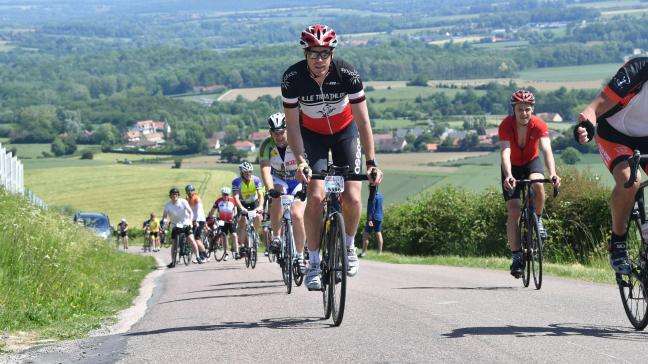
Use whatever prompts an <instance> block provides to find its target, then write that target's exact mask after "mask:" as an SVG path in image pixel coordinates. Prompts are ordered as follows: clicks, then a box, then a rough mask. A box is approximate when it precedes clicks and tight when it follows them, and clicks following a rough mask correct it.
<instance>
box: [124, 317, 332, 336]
mask: <svg viewBox="0 0 648 364" xmlns="http://www.w3.org/2000/svg"><path fill="white" fill-rule="evenodd" d="M315 324H317V325H315ZM328 327H330V326H329V325H328V324H326V321H325V320H324V319H322V318H319V317H317V318H315V317H281V318H267V319H262V320H261V321H258V322H223V323H222V324H214V325H201V326H180V327H169V328H166V329H158V330H151V331H140V332H132V333H128V334H126V336H146V335H157V334H164V333H167V332H178V331H216V330H237V329H259V328H261V329H275V330H284V329H289V330H295V329H297V330H299V329H314V328H328Z"/></svg>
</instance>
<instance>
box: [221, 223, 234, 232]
mask: <svg viewBox="0 0 648 364" xmlns="http://www.w3.org/2000/svg"><path fill="white" fill-rule="evenodd" d="M220 231H222V232H223V233H224V234H225V235H227V234H236V222H234V221H232V222H225V225H223V226H221V227H220Z"/></svg>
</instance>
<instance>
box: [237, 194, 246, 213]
mask: <svg viewBox="0 0 648 364" xmlns="http://www.w3.org/2000/svg"><path fill="white" fill-rule="evenodd" d="M234 200H235V201H236V207H238V208H239V210H241V211H245V208H243V204H242V203H241V193H240V192H239V191H236V192H234Z"/></svg>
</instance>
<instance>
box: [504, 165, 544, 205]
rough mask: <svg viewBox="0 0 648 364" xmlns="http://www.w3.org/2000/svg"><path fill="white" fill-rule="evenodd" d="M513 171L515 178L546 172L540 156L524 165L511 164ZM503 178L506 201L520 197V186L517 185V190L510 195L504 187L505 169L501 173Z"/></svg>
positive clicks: (524, 177)
mask: <svg viewBox="0 0 648 364" xmlns="http://www.w3.org/2000/svg"><path fill="white" fill-rule="evenodd" d="M511 173H513V178H515V179H527V178H529V176H530V175H531V173H540V174H544V166H543V165H542V161H541V160H540V158H539V157H536V158H534V159H532V160H531V161H530V162H529V163H527V164H525V165H523V166H511ZM501 178H502V183H501V186H502V195H504V201H508V200H513V199H518V200H519V199H520V193H521V192H522V190H521V188H520V186H519V185H518V186H515V190H514V191H513V194H512V195H509V192H508V191H506V190H505V189H504V171H503V170H502V173H501Z"/></svg>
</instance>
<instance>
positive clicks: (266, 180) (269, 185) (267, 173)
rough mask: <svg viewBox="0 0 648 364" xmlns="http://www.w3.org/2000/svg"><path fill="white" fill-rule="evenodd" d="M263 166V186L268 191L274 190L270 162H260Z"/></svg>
mask: <svg viewBox="0 0 648 364" xmlns="http://www.w3.org/2000/svg"><path fill="white" fill-rule="evenodd" d="M259 165H260V166H261V179H262V180H263V185H264V186H266V191H267V190H271V189H274V182H273V180H272V174H271V171H272V168H271V167H270V161H266V160H263V161H261V162H259Z"/></svg>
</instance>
